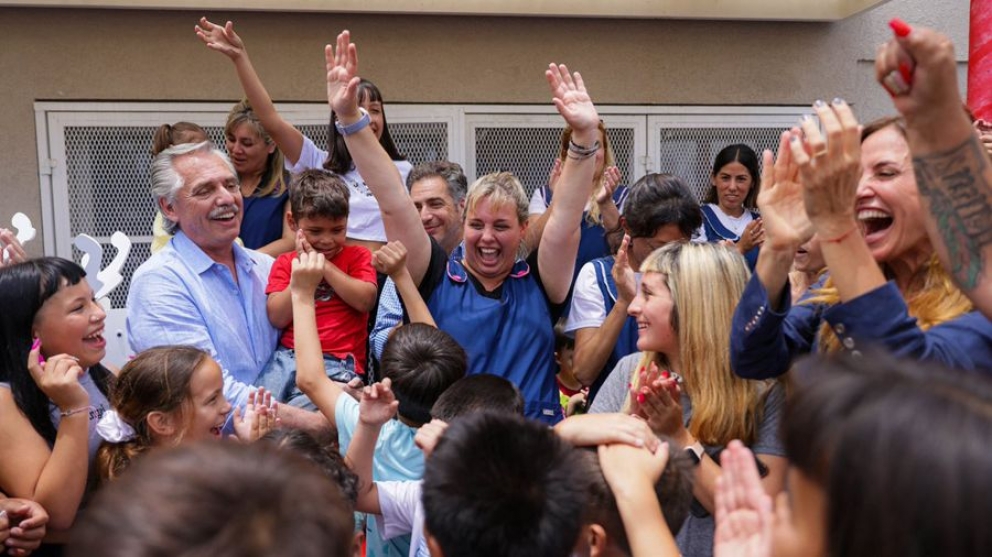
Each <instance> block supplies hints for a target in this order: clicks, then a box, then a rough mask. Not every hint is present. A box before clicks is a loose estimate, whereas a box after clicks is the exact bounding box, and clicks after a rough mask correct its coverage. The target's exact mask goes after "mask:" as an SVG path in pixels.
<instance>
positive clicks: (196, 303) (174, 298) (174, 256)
mask: <svg viewBox="0 0 992 557" xmlns="http://www.w3.org/2000/svg"><path fill="white" fill-rule="evenodd" d="M233 249H234V263H235V268H236V269H237V273H238V281H237V282H236V283H235V281H234V280H233V278H232V277H231V271H230V270H229V269H228V267H227V266H226V265H223V264H220V263H217V262H215V261H214V260H213V259H211V258H210V257H209V256H208V255H207V254H206V253H204V252H203V250H201V249H200V248H199V247H198V246H197V245H196V244H194V243H193V241H192V240H190V239H189V238H188V237H187V236H186V235H185V234H183V233H182V231H179V232H178V233H177V234H176V235H175V236H174V237H173V238H172V240H170V241H169V243H168V244H167V245H166V246H165V247H164V248H162V250H161V251H160V252H158V253H156V254H155V255H153V256H152V257H151V258H149V259H148V261H145V262H144V263H143V264H142V265H141V266H140V267H138V270H137V271H135V273H134V276H133V277H132V279H131V289H130V291H129V292H128V296H127V307H128V312H127V335H128V341H129V343H130V345H131V350H133V351H134V352H135V353H138V352H141V351H143V350H147V349H149V348H154V347H156V346H164V345H174V344H185V345H191V346H195V347H197V348H200V349H202V350H206V351H207V352H210V354H211V356H213V358H214V359H215V360H217V362H218V363H219V364H220V367H221V369H222V370H223V373H224V396H225V397H226V398H227V400H228V401H230V403H231V404H233V405H234V406H235V407H241V406H244V403H245V400H246V397H247V396H248V393H249V392H250V391H251V390H252V388H251V386H250V385H251V384H252V383H253V382H254V381H255V379H256V378H257V377H258V374H259V373H261V371H262V368H263V367H264V366H265V364H266V363H267V362H268V361H269V357H270V356H272V352H273V351H274V350H275V348H276V344H277V342H278V340H279V331H278V330H277V329H275V328H274V327H273V326H272V324H271V323H269V317H268V314H267V313H266V311H265V286H266V284H267V283H268V280H269V270H270V269H271V268H272V263H273V259H272V258H271V257H269V256H268V255H265V254H263V253H259V252H256V251H252V250H247V249H245V248H243V247H241V246H240V245H237V244H234V246H233Z"/></svg>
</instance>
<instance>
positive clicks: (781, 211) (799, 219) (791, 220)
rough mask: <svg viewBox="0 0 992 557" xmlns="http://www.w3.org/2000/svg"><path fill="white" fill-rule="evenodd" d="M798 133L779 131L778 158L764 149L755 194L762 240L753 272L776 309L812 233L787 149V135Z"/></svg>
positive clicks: (790, 152)
mask: <svg viewBox="0 0 992 557" xmlns="http://www.w3.org/2000/svg"><path fill="white" fill-rule="evenodd" d="M798 133H799V129H798V128H793V129H792V130H786V131H784V132H782V135H781V137H780V138H779V143H778V156H777V158H773V157H772V153H771V151H765V152H764V166H763V167H762V172H761V192H760V193H759V194H758V208H759V209H761V216H762V221H763V228H764V237H765V241H764V244H763V246H762V248H761V251H760V252H759V253H758V263H757V265H755V269H754V272H755V274H757V275H758V279H759V280H761V284H762V285H763V286H764V287H765V291H766V292H768V298H769V302H770V304H771V306H772V307H775V308H777V307H780V306H781V303H782V299H781V294H782V292H783V289H784V287H785V285H786V284H787V283H788V281H789V269H791V268H792V260H793V258H795V256H796V250H797V249H799V246H801V245H802V244H803V243H805V242H807V241H808V240H809V239H810V238H811V237H812V236H813V225H812V223H810V222H809V219H808V218H807V217H806V208H805V207H804V206H803V190H802V186H801V185H800V184H799V167H798V166H797V165H796V164H795V162H794V159H793V156H792V151H791V149H790V148H789V140H790V138H791V137H792V136H793V135H796V136H798Z"/></svg>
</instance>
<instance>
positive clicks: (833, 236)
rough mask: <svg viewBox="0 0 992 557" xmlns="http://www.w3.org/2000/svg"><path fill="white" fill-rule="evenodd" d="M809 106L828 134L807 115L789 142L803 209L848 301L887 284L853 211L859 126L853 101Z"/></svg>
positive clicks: (858, 168) (840, 293)
mask: <svg viewBox="0 0 992 557" xmlns="http://www.w3.org/2000/svg"><path fill="white" fill-rule="evenodd" d="M813 109H814V110H815V111H816V114H817V116H819V117H820V124H821V125H822V126H823V129H824V131H825V132H826V134H827V137H826V138H824V137H823V134H821V133H820V130H819V129H818V128H817V126H816V124H815V123H814V122H813V121H812V120H809V119H807V120H806V121H805V122H803V133H804V134H805V139H801V138H800V137H799V136H798V135H794V136H793V137H792V139H791V143H790V146H791V148H792V156H793V158H794V159H795V161H796V164H797V165H798V166H799V171H800V173H801V174H802V180H803V202H804V205H805V206H806V214H807V215H808V216H809V219H810V221H811V222H812V223H813V227H814V229H815V231H816V233H817V234H819V237H820V248H821V249H822V250H823V259H824V261H826V263H827V268H829V269H830V276H831V278H832V279H833V283H834V285H835V286H836V287H837V294H838V296H840V300H841V301H842V302H847V301H850V300H853V299H854V298H857V297H858V296H861V295H862V294H865V293H867V292H869V291H871V290H874V289H876V288H878V287H880V286H882V285H884V284H885V276H884V275H883V274H882V270H881V269H880V268H879V267H878V264H877V263H876V262H875V258H874V257H872V254H871V250H870V249H869V248H868V244H867V243H866V242H865V239H864V237H863V236H862V235H861V227H860V225H859V223H858V220H857V217H856V215H855V199H856V195H857V189H858V180H859V178H860V177H861V128H860V126H859V125H858V121H857V119H856V118H855V117H854V113H853V112H851V107H850V106H848V104H847V103H846V102H844V101H843V100H841V99H835V100H834V101H833V102H832V103H831V104H829V105H828V104H826V103H824V102H823V101H817V102H816V103H815V104H814V105H813ZM769 294H770V293H769Z"/></svg>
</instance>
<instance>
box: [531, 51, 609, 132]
mask: <svg viewBox="0 0 992 557" xmlns="http://www.w3.org/2000/svg"><path fill="white" fill-rule="evenodd" d="M544 74H545V76H546V77H547V78H548V84H549V85H550V86H551V93H552V94H553V95H554V98H553V99H552V101H553V102H554V103H555V108H557V109H558V113H559V114H561V116H562V118H564V119H565V121H566V122H567V123H568V125H569V126H571V127H572V129H573V130H575V131H590V130H592V129H594V128H596V127H597V126H598V125H599V114H597V113H596V107H595V106H594V105H593V104H592V99H591V98H590V97H589V94H588V93H587V92H586V86H585V83H583V82H582V76H581V75H579V72H575V73H574V74H570V73H569V72H568V67H567V66H566V65H565V64H561V65H557V64H550V65H549V66H548V69H547V71H545V72H544Z"/></svg>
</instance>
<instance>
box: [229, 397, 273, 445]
mask: <svg viewBox="0 0 992 557" xmlns="http://www.w3.org/2000/svg"><path fill="white" fill-rule="evenodd" d="M278 408H279V406H278V404H273V402H272V393H271V392H269V391H266V390H265V389H264V388H259V389H258V390H257V391H253V392H251V393H249V394H248V402H247V403H245V413H244V418H242V416H241V412H240V411H239V410H238V409H237V408H235V409H234V434H235V435H236V436H237V437H238V440H240V441H243V442H245V443H250V442H252V441H257V440H258V439H259V438H260V437H262V436H263V435H265V434H266V433H268V432H269V431H271V430H273V429H275V428H276V427H278V426H279V411H278Z"/></svg>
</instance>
